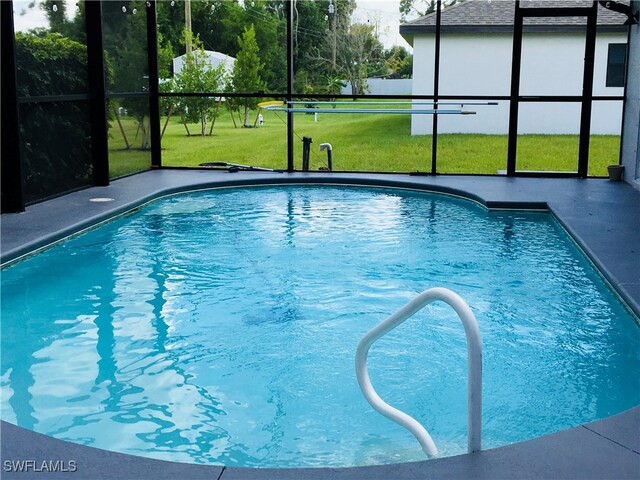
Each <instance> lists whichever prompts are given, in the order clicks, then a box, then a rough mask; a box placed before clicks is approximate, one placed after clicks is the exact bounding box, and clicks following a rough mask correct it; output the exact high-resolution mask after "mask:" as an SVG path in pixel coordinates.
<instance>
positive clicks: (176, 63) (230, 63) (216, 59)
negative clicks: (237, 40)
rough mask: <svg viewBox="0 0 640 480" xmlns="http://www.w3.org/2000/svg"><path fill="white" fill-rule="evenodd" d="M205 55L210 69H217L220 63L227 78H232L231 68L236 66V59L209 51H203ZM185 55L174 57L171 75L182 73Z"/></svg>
mask: <svg viewBox="0 0 640 480" xmlns="http://www.w3.org/2000/svg"><path fill="white" fill-rule="evenodd" d="M205 55H206V57H207V60H206V62H207V63H208V64H209V65H210V66H211V67H212V68H218V66H219V65H220V64H221V63H222V64H224V70H225V72H226V74H227V75H228V76H232V75H233V68H234V67H235V64H236V59H235V58H233V57H230V56H228V55H225V54H223V53H219V52H212V51H209V50H205ZM186 56H187V55H186V54H184V55H180V56H179V57H176V58H174V59H173V74H174V75H175V74H177V73H180V72H181V71H182V67H183V65H184V60H185V58H186Z"/></svg>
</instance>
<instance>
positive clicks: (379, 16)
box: [351, 0, 411, 51]
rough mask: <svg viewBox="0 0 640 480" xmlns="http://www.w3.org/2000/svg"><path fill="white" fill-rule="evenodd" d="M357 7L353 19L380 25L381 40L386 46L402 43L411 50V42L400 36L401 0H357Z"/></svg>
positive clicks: (401, 44)
mask: <svg viewBox="0 0 640 480" xmlns="http://www.w3.org/2000/svg"><path fill="white" fill-rule="evenodd" d="M356 1H357V9H356V11H355V12H354V14H353V15H352V16H351V20H352V21H354V22H355V21H357V22H359V23H373V24H374V25H378V32H379V34H380V41H381V42H382V44H383V45H384V48H391V47H393V46H395V45H400V46H402V47H404V48H406V49H407V50H410V51H411V47H410V46H409V44H408V43H407V42H406V41H405V40H404V39H403V38H402V37H401V36H400V33H399V32H398V31H399V28H400V10H399V6H400V1H399V0H356Z"/></svg>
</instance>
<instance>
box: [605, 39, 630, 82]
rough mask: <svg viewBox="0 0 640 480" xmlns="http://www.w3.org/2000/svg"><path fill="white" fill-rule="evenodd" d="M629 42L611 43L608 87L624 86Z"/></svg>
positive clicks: (608, 63) (608, 61) (608, 59)
mask: <svg viewBox="0 0 640 480" xmlns="http://www.w3.org/2000/svg"><path fill="white" fill-rule="evenodd" d="M626 63H627V44H626V43H610V44H609V55H608V57H607V87H624V74H625V70H626V68H625V67H626Z"/></svg>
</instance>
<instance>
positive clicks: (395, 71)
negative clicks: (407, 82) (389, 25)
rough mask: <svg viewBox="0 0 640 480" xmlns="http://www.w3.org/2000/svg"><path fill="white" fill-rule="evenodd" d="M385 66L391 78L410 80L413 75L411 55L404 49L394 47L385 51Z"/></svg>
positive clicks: (397, 46) (398, 46)
mask: <svg viewBox="0 0 640 480" xmlns="http://www.w3.org/2000/svg"><path fill="white" fill-rule="evenodd" d="M384 57H385V65H386V67H387V70H388V75H389V76H390V77H391V78H411V75H412V74H413V55H411V54H410V53H409V52H408V51H407V50H406V49H405V48H404V47H401V46H400V45H396V46H394V47H391V48H390V49H389V50H387V51H385V53H384Z"/></svg>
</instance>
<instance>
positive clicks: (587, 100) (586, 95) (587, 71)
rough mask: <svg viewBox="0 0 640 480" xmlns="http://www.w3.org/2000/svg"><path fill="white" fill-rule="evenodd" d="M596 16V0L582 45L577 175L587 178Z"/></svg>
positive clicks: (588, 19)
mask: <svg viewBox="0 0 640 480" xmlns="http://www.w3.org/2000/svg"><path fill="white" fill-rule="evenodd" d="M597 16H598V2H593V6H592V7H591V12H590V13H589V15H588V16H587V38H586V40H585V47H584V50H585V52H584V74H583V78H582V109H581V113H580V146H579V150H578V176H579V177H580V178H587V175H588V170H589V140H590V136H591V110H592V106H593V70H594V63H595V56H596V22H597Z"/></svg>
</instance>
